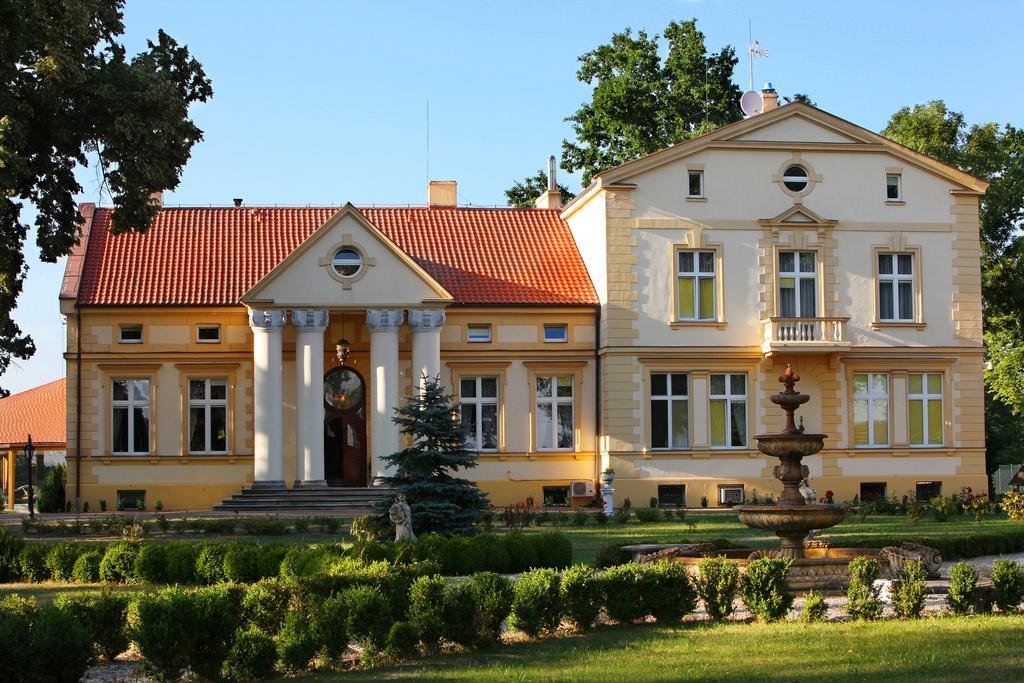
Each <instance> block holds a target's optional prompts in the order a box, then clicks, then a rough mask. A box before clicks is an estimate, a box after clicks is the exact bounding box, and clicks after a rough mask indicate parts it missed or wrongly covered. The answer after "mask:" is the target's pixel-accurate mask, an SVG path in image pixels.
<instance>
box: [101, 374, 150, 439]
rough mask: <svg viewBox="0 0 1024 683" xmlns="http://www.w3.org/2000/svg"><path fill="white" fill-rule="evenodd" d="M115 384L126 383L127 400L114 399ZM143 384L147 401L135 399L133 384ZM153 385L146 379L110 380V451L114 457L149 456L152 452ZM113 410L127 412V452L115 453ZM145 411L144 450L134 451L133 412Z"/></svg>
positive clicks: (120, 378) (123, 378)
mask: <svg viewBox="0 0 1024 683" xmlns="http://www.w3.org/2000/svg"><path fill="white" fill-rule="evenodd" d="M117 382H127V383H128V398H127V399H116V398H114V384H115V383H117ZM136 382H145V383H146V385H147V392H146V393H147V394H148V395H149V399H148V400H143V399H137V398H135V383H136ZM152 390H153V384H152V382H150V381H149V378H147V377H115V378H112V379H111V380H110V451H111V453H113V454H114V455H149V453H150V451H151V450H152V447H153V444H152V438H151V435H152V424H153V410H152V403H153V394H152V393H151V392H152ZM115 408H126V409H127V410H128V418H127V420H126V422H127V427H128V439H127V441H126V443H127V444H128V450H125V451H115V450H114V443H115V441H116V439H115V436H114V409H115ZM136 410H146V411H148V413H147V414H148V416H149V417H148V418H147V420H146V423H147V429H148V430H149V431H147V433H146V450H144V451H137V450H135V411H136Z"/></svg>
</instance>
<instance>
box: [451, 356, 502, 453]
mask: <svg viewBox="0 0 1024 683" xmlns="http://www.w3.org/2000/svg"><path fill="white" fill-rule="evenodd" d="M485 379H493V380H494V396H493V397H490V396H488V397H484V395H483V380H485ZM466 380H473V382H474V384H475V386H476V392H475V393H476V396H463V395H462V383H463V382H465V381H466ZM498 381H499V378H498V377H497V376H495V375H475V376H465V375H464V376H462V377H459V404H460V405H459V419H460V421H461V419H462V406H463V405H470V404H471V405H475V406H476V425H475V430H474V431H475V433H474V434H472V435H470V434H468V433H467V434H466V447H467V448H468V449H469V450H472V451H476V452H478V453H496V452H497V451H498V443H499V442H500V425H499V422H498V421H499V419H500V415H499V412H498V391H499V384H498ZM485 405H489V406H494V414H495V422H494V444H495V446H494V448H483V447H482V445H481V444H483V441H484V439H483V437H484V432H483V430H484V421H483V407H484V406H485Z"/></svg>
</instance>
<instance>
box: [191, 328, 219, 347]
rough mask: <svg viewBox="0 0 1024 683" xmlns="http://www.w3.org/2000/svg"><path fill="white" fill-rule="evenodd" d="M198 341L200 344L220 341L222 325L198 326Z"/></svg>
mask: <svg viewBox="0 0 1024 683" xmlns="http://www.w3.org/2000/svg"><path fill="white" fill-rule="evenodd" d="M196 341H197V342H199V343H200V344H218V343H220V325H200V326H199V327H197V328H196Z"/></svg>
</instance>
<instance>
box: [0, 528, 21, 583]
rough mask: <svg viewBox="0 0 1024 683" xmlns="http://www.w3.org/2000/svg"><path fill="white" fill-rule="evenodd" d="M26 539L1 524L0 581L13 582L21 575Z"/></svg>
mask: <svg viewBox="0 0 1024 683" xmlns="http://www.w3.org/2000/svg"><path fill="white" fill-rule="evenodd" d="M24 547H25V540H24V539H22V538H19V537H17V536H15V535H14V534H12V533H11V532H9V531H7V527H4V526H0V583H11V582H13V581H17V580H18V578H20V577H21V562H20V559H19V558H20V556H21V551H22V549H23V548H24Z"/></svg>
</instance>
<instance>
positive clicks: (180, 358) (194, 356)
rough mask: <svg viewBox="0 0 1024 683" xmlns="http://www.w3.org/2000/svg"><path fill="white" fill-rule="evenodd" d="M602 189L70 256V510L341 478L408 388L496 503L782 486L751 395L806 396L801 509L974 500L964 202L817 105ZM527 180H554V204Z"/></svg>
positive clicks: (184, 226)
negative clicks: (890, 499)
mask: <svg viewBox="0 0 1024 683" xmlns="http://www.w3.org/2000/svg"><path fill="white" fill-rule="evenodd" d="M774 102H775V100H774V94H773V93H766V94H765V104H766V106H765V109H766V111H765V112H764V113H762V114H759V115H757V116H753V117H751V118H748V119H746V120H743V121H741V122H738V123H734V124H731V125H728V126H725V127H722V128H719V129H717V130H715V131H713V132H711V133H709V134H706V135H702V136H700V137H696V138H693V139H691V140H688V141H686V142H683V143H680V144H677V145H674V146H672V147H670V148H667V149H664V150H661V151H659V152H656V153H654V154H651V155H649V156H646V157H643V158H641V159H638V160H636V161H632V162H629V163H626V164H623V165H621V166H618V167H616V168H612V169H608V170H605V171H604V172H602V173H600V174H598V175H597V176H596V177H595V179H594V181H593V183H592V184H591V185H590V186H589V187H587V188H586V189H585V190H584V191H583V192H582V193H581V194H580V195H579V196H578V197H576V198H575V199H573V200H572V201H571V202H569V203H568V204H567V205H564V206H563V204H562V200H561V197H560V196H559V194H558V192H557V190H554V189H549V190H548V191H547V192H545V193H544V194H543V195H542V196H541V197H540V198H539V199H538V200H537V208H531V209H517V208H502V209H484V208H471V207H459V206H456V196H457V195H456V187H455V183H454V182H451V181H445V182H432V183H430V186H429V189H428V205H427V206H425V207H415V208H380V207H372V208H358V207H355V206H353V205H351V204H347V205H345V206H343V207H322V208H319V207H290V208H279V207H251V206H243V205H242V202H241V201H240V200H236V203H235V204H236V205H235V206H234V207H227V208H161V210H160V211H159V213H158V214H157V216H156V219H155V221H154V223H153V226H152V227H151V228H150V229H149V230H148V231H147V232H145V233H141V234H140V233H134V232H131V233H125V234H118V235H114V234H112V233H111V232H110V226H111V212H112V210H111V209H107V208H100V207H96V206H94V205H91V204H83V205H82V206H81V214H82V217H83V219H84V227H83V231H82V236H81V240H80V243H79V245H78V247H76V249H75V251H74V252H73V253H72V255H71V256H70V257H69V259H68V264H67V271H66V274H65V277H64V282H63V285H62V289H61V295H60V305H61V312H62V313H63V314H64V315H65V316H66V318H67V320H68V341H67V351H66V354H65V358H66V362H67V421H68V426H67V458H68V484H67V487H68V496H69V498H71V497H77V498H78V499H79V500H80V502H82V503H84V502H86V501H88V502H89V504H90V508H91V509H93V510H98V509H99V501H100V500H104V501H106V502H107V503H108V504H109V505H110V506H111V508H113V506H114V504H115V501H117V504H118V505H120V506H128V507H135V506H139V505H145V506H147V507H148V508H152V507H153V506H154V504H155V503H156V501H160V502H161V503H162V506H163V507H164V508H165V509H169V510H174V509H198V508H208V507H210V506H212V505H214V504H215V503H217V502H219V501H221V500H223V499H225V498H228V497H230V496H232V495H233V494H235V493H238V492H239V491H241V490H242V489H243V488H249V487H253V488H257V489H258V488H264V489H269V490H275V489H283V488H292V487H324V486H329V487H367V486H373V485H374V483H375V480H376V479H377V478H378V477H379V476H381V475H384V474H386V473H387V468H386V466H385V463H384V461H383V460H382V458H383V456H385V455H388V454H390V453H393V452H395V451H397V450H399V449H401V448H402V447H403V446H404V444H405V437H404V436H403V435H402V434H401V433H400V432H399V431H398V430H397V428H396V426H395V425H394V424H393V423H392V420H391V418H392V416H393V415H394V409H395V408H396V407H399V406H401V405H403V404H404V403H405V402H406V401H407V400H408V399H409V398H410V397H411V396H412V395H413V393H414V392H415V391H416V390H417V386H418V385H419V383H420V382H421V380H422V378H423V377H425V376H426V377H435V376H437V377H440V379H441V381H442V383H443V384H444V385H445V387H446V389H447V390H448V391H449V392H450V393H452V394H453V396H454V398H455V400H456V401H457V402H458V403H460V404H461V409H460V410H461V418H462V424H463V426H464V427H465V429H466V434H467V437H466V438H467V443H468V444H469V448H470V449H471V450H473V451H477V452H479V466H478V467H476V468H475V469H471V470H468V471H467V472H466V473H465V476H467V477H468V478H470V479H473V480H475V481H476V482H477V483H478V485H479V486H480V487H481V488H483V489H484V490H485V491H486V492H487V493H488V494H489V496H490V498H491V501H492V502H493V503H494V504H496V505H506V504H510V503H513V502H517V501H521V500H524V499H526V498H527V497H532V498H533V499H534V500H535V501H536V502H537V503H541V502H542V501H543V502H547V503H549V504H567V505H584V504H587V503H590V502H591V501H593V500H594V498H595V494H597V493H598V492H599V489H598V487H597V485H598V483H599V482H600V478H601V473H602V472H603V471H604V470H605V469H608V468H610V469H613V470H614V471H615V490H616V500H617V503H620V502H621V501H622V500H623V499H624V498H626V497H629V498H630V499H631V500H632V502H633V504H634V505H646V504H647V501H648V499H649V498H651V497H657V498H658V499H659V501H660V502H661V504H663V505H681V504H686V505H689V506H698V505H701V504H702V501H703V499H706V501H707V504H708V505H709V506H711V507H715V506H722V505H731V504H734V503H737V502H740V501H743V500H746V499H750V498H752V497H754V496H755V495H759V496H765V495H768V494H771V495H775V496H777V495H778V491H779V490H780V486H779V484H778V482H776V481H775V480H774V479H773V477H772V469H773V467H774V465H776V464H777V461H776V460H775V459H773V458H770V457H768V456H765V455H764V454H762V453H760V452H759V451H758V450H757V447H756V440H755V435H757V434H761V433H767V432H774V431H779V430H780V429H781V427H782V418H783V415H782V411H780V410H778V408H777V407H775V406H774V405H773V404H772V403H771V401H770V399H769V397H770V396H771V395H772V394H774V393H776V392H777V391H779V390H780V389H781V385H780V384H779V383H778V381H777V378H778V375H780V374H781V373H782V371H783V370H784V369H785V367H786V366H787V365H791V366H792V367H793V369H794V370H795V371H796V372H798V373H799V374H800V376H801V382H800V385H799V389H800V391H802V392H804V393H807V394H810V396H811V401H810V402H809V403H808V404H806V405H805V406H804V407H803V408H802V409H801V410H800V413H799V414H800V415H801V416H802V419H803V423H804V426H805V427H806V429H807V430H808V431H809V432H822V433H825V434H827V435H828V437H827V439H826V441H825V448H824V449H823V450H822V451H821V452H820V453H819V454H817V455H815V456H812V457H808V458H805V459H804V463H805V464H807V465H808V466H809V468H810V476H811V481H812V484H813V486H814V487H815V488H816V489H817V491H818V493H819V495H822V494H823V493H824V492H825V491H826V490H831V491H833V492H834V497H835V499H836V500H845V499H850V498H853V497H854V496H860V497H862V498H869V497H876V496H881V495H887V496H904V495H907V496H910V497H915V496H916V497H925V498H927V497H930V496H932V495H935V494H937V493H940V492H941V493H943V494H947V495H948V494H950V493H953V492H955V491H957V490H959V489H960V488H961V487H963V486H970V487H972V488H973V489H974V490H975V491H984V490H987V488H988V484H987V477H986V473H985V457H984V448H985V438H984V401H983V388H982V365H983V352H984V349H983V346H982V323H981V274H980V254H979V252H980V246H979V227H978V201H979V196H980V195H981V194H983V193H984V192H985V190H986V187H987V186H986V183H984V182H983V181H981V180H979V179H977V178H975V177H973V176H970V175H968V174H965V173H963V172H961V171H959V170H957V169H955V168H952V167H950V166H947V165H945V164H943V163H940V162H938V161H936V160H934V159H932V158H929V157H927V156H924V155H922V154H919V153H917V152H914V151H912V150H910V149H908V148H906V147H903V146H901V145H899V144H896V143H894V142H892V141H890V140H888V139H886V138H883V137H881V136H879V135H877V134H875V133H872V132H870V131H868V130H865V129H863V128H860V127H858V126H855V125H853V124H851V123H849V122H847V121H844V120H842V119H839V118H837V117H835V116H832V115H830V114H828V113H826V112H823V111H821V110H819V109H816V108H814V107H811V106H808V105H805V104H802V103H792V104H788V105H785V106H782V107H777V106H774ZM552 187H554V184H553V183H552Z"/></svg>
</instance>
